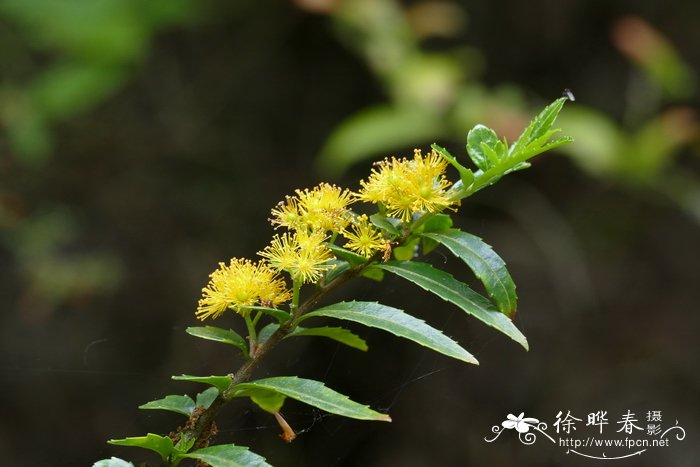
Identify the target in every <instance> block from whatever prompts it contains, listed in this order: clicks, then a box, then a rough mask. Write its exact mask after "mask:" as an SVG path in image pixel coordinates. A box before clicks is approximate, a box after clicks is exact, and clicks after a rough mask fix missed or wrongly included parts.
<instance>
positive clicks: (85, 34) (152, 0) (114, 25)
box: [0, 0, 193, 166]
mask: <svg viewBox="0 0 700 467" xmlns="http://www.w3.org/2000/svg"><path fill="white" fill-rule="evenodd" d="M192 12H193V8H192V3H191V2H190V1H189V0H149V1H147V2H143V1H140V0H61V1H58V2H57V1H53V0H2V1H0V20H2V24H4V26H3V27H0V44H3V46H0V47H1V48H0V60H1V61H2V63H3V64H4V65H5V66H4V70H3V76H2V84H1V85H0V121H1V122H2V125H3V127H4V128H5V132H6V134H7V135H8V137H9V140H10V145H11V147H12V150H13V153H14V154H15V156H16V157H17V159H19V160H20V161H22V162H24V163H26V164H29V165H33V166H37V165H40V164H41V163H42V162H43V161H45V160H46V158H47V157H48V156H49V155H50V154H51V149H52V146H53V145H52V137H51V126H52V125H53V124H55V123H57V122H60V121H61V120H63V119H65V118H68V117H71V116H73V115H76V114H77V113H79V112H83V111H86V110H89V109H90V108H92V107H94V106H95V105H97V104H99V103H100V102H101V101H102V100H104V99H105V98H107V97H108V96H110V95H113V94H114V93H115V92H116V91H117V90H118V89H119V87H120V86H121V85H122V84H124V82H125V81H126V80H127V79H128V78H129V77H130V76H131V74H132V73H133V72H134V70H135V69H136V67H137V66H138V63H139V61H140V60H141V59H142V58H143V57H144V56H145V55H146V53H147V52H148V47H149V43H150V41H151V40H152V37H153V36H154V35H155V34H156V33H157V32H158V31H159V30H160V29H162V28H164V27H165V26H168V25H171V24H173V23H178V22H182V21H184V20H186V19H188V18H190V15H191V13H192Z"/></svg>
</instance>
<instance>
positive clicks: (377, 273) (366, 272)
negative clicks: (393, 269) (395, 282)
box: [360, 266, 384, 282]
mask: <svg viewBox="0 0 700 467" xmlns="http://www.w3.org/2000/svg"><path fill="white" fill-rule="evenodd" d="M360 275H361V276H362V277H366V278H367V279H371V280H373V281H377V282H381V281H383V280H384V271H382V270H381V269H379V268H375V267H374V266H369V267H367V268H365V269H363V270H362V272H361V273H360Z"/></svg>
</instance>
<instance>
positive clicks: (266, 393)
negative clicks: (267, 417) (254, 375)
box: [232, 386, 287, 413]
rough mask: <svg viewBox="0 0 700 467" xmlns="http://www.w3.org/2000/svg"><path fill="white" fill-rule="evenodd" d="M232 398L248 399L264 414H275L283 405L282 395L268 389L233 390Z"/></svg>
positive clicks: (247, 388) (248, 388)
mask: <svg viewBox="0 0 700 467" xmlns="http://www.w3.org/2000/svg"><path fill="white" fill-rule="evenodd" d="M232 397H249V398H250V400H252V401H253V402H254V403H255V404H256V405H257V406H258V407H260V408H261V409H263V410H264V411H266V412H270V413H275V412H279V410H280V409H281V408H282V406H283V405H284V400H285V399H286V398H287V396H285V395H284V394H281V393H279V392H277V391H274V390H271V389H268V388H258V387H243V388H238V386H236V388H235V389H234V392H233V396H232Z"/></svg>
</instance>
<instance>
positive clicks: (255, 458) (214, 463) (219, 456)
mask: <svg viewBox="0 0 700 467" xmlns="http://www.w3.org/2000/svg"><path fill="white" fill-rule="evenodd" d="M182 457H189V458H190V459H199V460H200V461H202V462H206V463H207V464H209V465H210V466H211V467H272V466H271V465H270V464H268V463H267V462H266V461H265V458H264V457H262V456H261V455H259V454H256V453H254V452H251V451H250V450H248V448H247V447H245V446H234V445H233V444H220V445H217V446H209V447H208V448H202V449H198V450H196V451H194V452H191V453H189V454H185V455H183V456H182Z"/></svg>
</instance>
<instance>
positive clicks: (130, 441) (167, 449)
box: [107, 433, 173, 460]
mask: <svg viewBox="0 0 700 467" xmlns="http://www.w3.org/2000/svg"><path fill="white" fill-rule="evenodd" d="M107 442H108V443H109V444H115V445H117V446H134V447H138V448H144V449H150V450H151V451H155V452H157V453H158V454H160V457H162V458H163V460H166V459H167V458H168V456H169V455H170V453H172V452H173V440H171V439H170V438H168V437H167V436H160V435H155V434H153V433H148V434H147V435H146V436H137V437H133V438H124V439H110V440H109V441H107Z"/></svg>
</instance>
